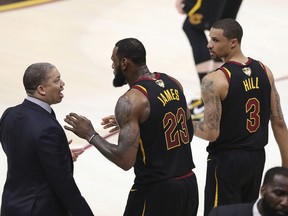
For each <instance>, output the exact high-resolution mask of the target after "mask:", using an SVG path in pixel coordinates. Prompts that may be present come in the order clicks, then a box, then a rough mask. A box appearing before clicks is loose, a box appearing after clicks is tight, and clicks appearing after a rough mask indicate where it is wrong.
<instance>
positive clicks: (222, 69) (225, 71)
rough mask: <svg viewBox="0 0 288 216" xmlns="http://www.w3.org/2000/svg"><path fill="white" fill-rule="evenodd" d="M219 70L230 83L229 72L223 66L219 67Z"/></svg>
mask: <svg viewBox="0 0 288 216" xmlns="http://www.w3.org/2000/svg"><path fill="white" fill-rule="evenodd" d="M219 70H221V71H222V72H223V73H224V75H225V77H226V79H227V81H228V83H229V85H230V79H231V72H230V71H229V70H228V69H227V68H225V67H220V68H219Z"/></svg>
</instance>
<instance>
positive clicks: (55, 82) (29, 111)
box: [0, 63, 93, 216]
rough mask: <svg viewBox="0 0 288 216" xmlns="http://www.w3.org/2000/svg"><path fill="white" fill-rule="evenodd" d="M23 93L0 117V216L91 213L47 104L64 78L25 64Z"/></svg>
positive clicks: (47, 67)
mask: <svg viewBox="0 0 288 216" xmlns="http://www.w3.org/2000/svg"><path fill="white" fill-rule="evenodd" d="M23 83H24V87H25V90H26V93H27V98H26V99H25V100H24V102H23V103H22V104H20V105H17V106H15V107H10V108H8V109H7V110H6V111H5V112H4V114H3V115H2V117H1V120H0V141H1V144H2V147H3V150H4V152H5V154H6V155H7V165H8V168H7V179H6V183H5V186H4V189H3V194H2V206H1V216H28V215H29V216H68V215H69V216H70V215H78V216H91V215H93V213H92V211H91V209H90V207H89V206H88V204H87V202H86V201H85V199H84V198H83V197H82V196H81V193H80V191H79V189H78V187H77V185H76V183H75V180H74V178H73V161H72V158H71V152H70V149H69V146H68V142H67V137H66V135H65V133H64V130H63V128H62V127H61V125H60V124H59V123H58V121H57V120H56V118H55V114H54V112H53V110H52V109H51V107H50V105H52V104H56V103H59V102H61V101H62V98H63V94H62V90H63V86H64V82H63V81H62V80H61V78H60V73H59V72H58V70H57V68H56V67H55V66H53V65H51V64H50V63H36V64H32V65H30V66H29V67H28V68H27V69H26V71H25V73H24V77H23Z"/></svg>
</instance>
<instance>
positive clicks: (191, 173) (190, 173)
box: [173, 170, 194, 180]
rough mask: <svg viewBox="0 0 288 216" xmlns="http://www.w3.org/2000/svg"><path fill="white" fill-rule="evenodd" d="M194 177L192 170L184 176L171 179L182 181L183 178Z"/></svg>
mask: <svg viewBox="0 0 288 216" xmlns="http://www.w3.org/2000/svg"><path fill="white" fill-rule="evenodd" d="M192 175H194V172H193V171H192V170H190V171H189V172H188V173H186V174H185V175H183V176H179V177H176V178H173V179H176V180H179V179H184V178H187V177H189V176H192Z"/></svg>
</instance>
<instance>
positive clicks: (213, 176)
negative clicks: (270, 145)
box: [204, 149, 265, 215]
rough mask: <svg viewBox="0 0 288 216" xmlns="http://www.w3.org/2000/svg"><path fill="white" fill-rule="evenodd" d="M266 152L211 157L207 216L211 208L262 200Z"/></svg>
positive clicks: (247, 152) (225, 153) (206, 206)
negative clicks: (262, 180) (259, 198)
mask: <svg viewBox="0 0 288 216" xmlns="http://www.w3.org/2000/svg"><path fill="white" fill-rule="evenodd" d="M264 164H265V151H264V149H263V150H258V151H244V150H222V151H221V152H218V153H217V154H214V155H209V156H208V161H207V173H206V185H205V206H204V215H208V214H209V212H210V211H211V209H212V208H214V207H217V206H220V205H229V204H234V203H250V202H253V201H255V200H256V199H257V198H258V196H259V190H260V186H261V179H262V174H263V169H264Z"/></svg>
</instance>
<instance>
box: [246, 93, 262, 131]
mask: <svg viewBox="0 0 288 216" xmlns="http://www.w3.org/2000/svg"><path fill="white" fill-rule="evenodd" d="M259 112H260V102H259V101H258V100H257V99H256V98H250V99H249V100H248V101H247V103H246V113H249V117H248V119H247V121H246V128H247V130H248V131H249V132H250V133H253V132H255V131H257V130H258V128H259V126H260V115H259Z"/></svg>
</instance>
